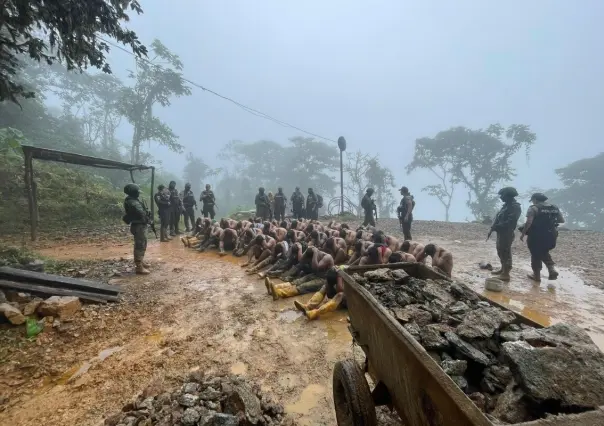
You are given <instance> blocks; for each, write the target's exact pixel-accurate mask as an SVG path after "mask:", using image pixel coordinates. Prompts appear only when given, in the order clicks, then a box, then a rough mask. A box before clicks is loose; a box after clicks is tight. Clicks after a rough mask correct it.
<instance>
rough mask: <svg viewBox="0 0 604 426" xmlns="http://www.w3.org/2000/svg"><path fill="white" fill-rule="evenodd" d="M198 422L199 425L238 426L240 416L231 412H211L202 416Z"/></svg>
mask: <svg viewBox="0 0 604 426" xmlns="http://www.w3.org/2000/svg"><path fill="white" fill-rule="evenodd" d="M197 424H198V425H199V426H238V425H239V418H238V417H237V416H232V415H230V414H223V413H210V414H208V415H207V416H204V417H202V418H201V419H200V420H199V423H197Z"/></svg>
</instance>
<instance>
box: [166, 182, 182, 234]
mask: <svg viewBox="0 0 604 426" xmlns="http://www.w3.org/2000/svg"><path fill="white" fill-rule="evenodd" d="M168 189H169V190H170V236H172V237H174V236H175V235H177V234H180V233H181V232H180V230H179V229H178V227H179V224H180V214H181V212H182V210H183V207H182V200H181V199H180V195H179V194H178V189H176V182H174V181H171V182H170V185H168Z"/></svg>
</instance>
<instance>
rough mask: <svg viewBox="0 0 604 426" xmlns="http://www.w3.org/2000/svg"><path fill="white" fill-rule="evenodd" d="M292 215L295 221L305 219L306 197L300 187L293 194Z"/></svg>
mask: <svg viewBox="0 0 604 426" xmlns="http://www.w3.org/2000/svg"><path fill="white" fill-rule="evenodd" d="M292 213H293V215H294V219H298V220H300V219H302V218H304V216H305V215H304V195H302V193H301V192H300V187H299V186H296V190H295V191H294V193H293V194H292Z"/></svg>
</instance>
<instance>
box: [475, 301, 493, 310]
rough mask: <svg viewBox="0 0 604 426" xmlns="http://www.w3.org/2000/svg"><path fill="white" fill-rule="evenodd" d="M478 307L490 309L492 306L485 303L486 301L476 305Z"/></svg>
mask: <svg viewBox="0 0 604 426" xmlns="http://www.w3.org/2000/svg"><path fill="white" fill-rule="evenodd" d="M476 306H478V307H481V308H489V307H490V306H491V304H490V303H489V302H485V301H484V300H481V301H480V302H477V303H476Z"/></svg>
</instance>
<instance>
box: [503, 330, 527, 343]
mask: <svg viewBox="0 0 604 426" xmlns="http://www.w3.org/2000/svg"><path fill="white" fill-rule="evenodd" d="M521 335H522V334H521V332H519V331H501V332H499V337H500V338H501V340H502V341H504V342H516V341H518V340H520V337H521Z"/></svg>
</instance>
